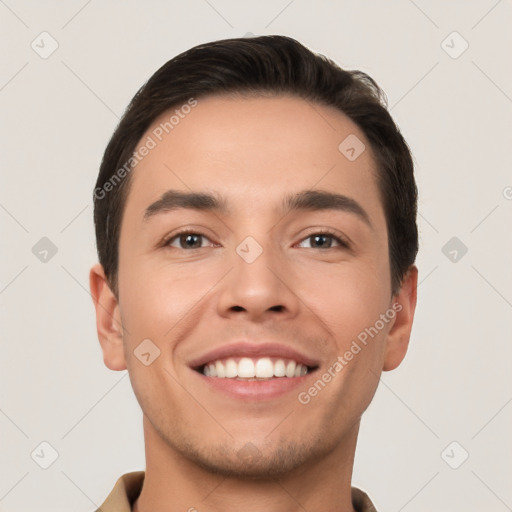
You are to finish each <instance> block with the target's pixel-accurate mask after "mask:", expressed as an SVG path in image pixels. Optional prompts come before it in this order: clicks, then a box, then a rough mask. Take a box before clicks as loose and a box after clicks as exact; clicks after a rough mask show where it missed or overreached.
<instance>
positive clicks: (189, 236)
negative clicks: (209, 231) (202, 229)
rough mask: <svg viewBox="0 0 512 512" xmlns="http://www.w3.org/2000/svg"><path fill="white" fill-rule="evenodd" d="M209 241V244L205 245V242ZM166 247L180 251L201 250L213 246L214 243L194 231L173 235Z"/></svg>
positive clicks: (166, 242)
mask: <svg viewBox="0 0 512 512" xmlns="http://www.w3.org/2000/svg"><path fill="white" fill-rule="evenodd" d="M205 240H208V242H210V243H209V244H206V245H203V242H204V241H205ZM164 245H165V246H169V247H176V248H178V249H185V250H187V249H201V248H202V247H208V246H210V247H211V246H212V245H213V243H212V242H211V240H210V239H209V238H207V237H206V236H205V235H203V234H201V233H196V232H193V231H181V232H180V233H177V234H175V235H173V236H172V237H171V238H169V239H168V240H166V241H165V242H164Z"/></svg>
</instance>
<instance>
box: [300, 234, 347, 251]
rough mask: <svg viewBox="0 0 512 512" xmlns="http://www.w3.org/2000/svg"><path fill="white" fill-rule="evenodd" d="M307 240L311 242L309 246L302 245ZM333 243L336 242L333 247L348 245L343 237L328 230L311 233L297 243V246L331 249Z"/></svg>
mask: <svg viewBox="0 0 512 512" xmlns="http://www.w3.org/2000/svg"><path fill="white" fill-rule="evenodd" d="M308 240H309V241H310V242H311V243H310V246H309V247H308V246H307V245H304V244H305V243H306V241H308ZM333 243H334V244H336V245H335V246H334V247H336V246H338V247H340V246H341V247H345V248H347V249H348V248H349V247H350V246H349V243H348V242H347V241H346V240H345V239H343V238H342V237H341V236H339V235H336V234H335V233H331V232H329V231H323V232H319V233H311V234H310V235H308V236H307V237H306V238H304V239H303V240H302V241H301V242H300V243H299V247H305V248H307V249H309V248H311V249H332V248H333Z"/></svg>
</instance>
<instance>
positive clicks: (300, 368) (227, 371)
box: [203, 357, 308, 379]
mask: <svg viewBox="0 0 512 512" xmlns="http://www.w3.org/2000/svg"><path fill="white" fill-rule="evenodd" d="M307 372H308V368H307V366H306V365H303V364H301V363H296V362H295V361H291V360H286V361H285V360H283V359H275V360H273V359H271V358H270V357H262V358H259V359H250V358H249V357H242V358H241V359H240V360H238V362H237V360H235V359H232V358H230V359H226V360H222V361H221V360H217V361H213V362H211V363H209V364H206V365H205V366H204V368H203V373H204V375H206V376H207V377H221V378H223V377H225V378H228V379H234V378H237V377H238V378H242V379H252V378H261V379H269V378H271V377H301V376H303V375H306V373H307Z"/></svg>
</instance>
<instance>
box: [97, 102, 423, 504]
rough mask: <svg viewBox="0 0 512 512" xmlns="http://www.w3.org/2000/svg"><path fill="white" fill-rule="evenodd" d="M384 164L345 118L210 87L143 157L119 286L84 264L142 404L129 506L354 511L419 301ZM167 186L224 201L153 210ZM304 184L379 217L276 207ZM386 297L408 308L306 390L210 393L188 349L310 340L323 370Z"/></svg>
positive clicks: (126, 219)
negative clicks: (149, 351)
mask: <svg viewBox="0 0 512 512" xmlns="http://www.w3.org/2000/svg"><path fill="white" fill-rule="evenodd" d="M168 117H169V114H168V113H166V114H164V115H162V116H161V117H160V118H159V119H157V120H156V121H155V123H154V124H153V125H152V127H151V128H150V129H149V130H148V132H147V133H148V134H150V133H151V131H152V130H153V129H154V128H155V127H156V126H158V125H159V124H160V122H162V121H163V120H165V119H168ZM350 134H355V135H356V136H357V137H358V138H359V139H360V140H361V141H363V142H364V143H365V145H366V150H365V151H364V152H363V153H362V154H361V155H360V156H359V157H358V158H357V159H356V160H355V161H353V162H351V161H349V160H348V159H347V158H346V157H345V156H344V155H343V154H342V153H341V152H340V151H339V150H338V145H339V144H340V142H341V141H343V140H344V139H345V138H346V137H347V136H348V135H350ZM144 139H145V137H143V139H141V140H144ZM375 173H376V168H375V162H374V158H373V156H372V152H371V148H370V144H369V143H368V142H367V141H366V139H365V137H364V135H363V133H362V132H361V131H360V130H359V129H358V127H357V126H356V125H355V124H354V123H353V122H352V121H350V119H348V118H347V117H346V116H344V115H343V114H342V113H340V112H339V111H337V110H335V109H333V108H331V107H326V106H322V105H316V104H315V105H313V104H311V103H308V102H306V101H304V100H302V99H299V98H294V97H289V96H281V97H273V98H262V97H243V98H234V97H219V96H216V97H209V98H204V99H202V98H201V99H199V100H198V105H197V106H196V107H195V108H194V109H193V110H192V112H191V113H190V114H189V115H188V116H186V117H185V118H184V119H183V120H181V121H180V123H179V125H177V126H176V127H175V128H174V129H173V130H172V132H170V133H169V135H168V136H166V137H165V138H164V140H163V141H162V142H160V143H159V144H158V145H157V147H155V148H154V149H152V150H151V151H150V152H149V154H148V155H147V156H146V157H145V158H144V159H143V160H142V161H141V162H140V163H139V164H138V165H137V167H136V169H135V170H134V172H133V174H132V176H131V178H132V180H133V181H132V183H131V188H130V192H129V194H128V198H127V203H126V206H125V211H124V216H123V220H122V226H121V235H120V243H119V273H118V277H119V295H118V297H117V298H116V296H115V295H114V294H113V293H112V291H111V290H110V288H109V287H108V284H107V281H106V279H105V275H104V272H103V269H102V267H101V265H99V264H97V265H95V266H94V267H93V268H92V269H91V272H90V286H91V292H92V296H93V299H94V303H95V306H96V317H97V330H98V337H99V340H100V343H101V347H102V350H103V356H104V362H105V364H106V366H107V367H108V368H110V369H112V370H124V369H128V372H129V375H130V379H131V382H132V386H133V389H134V392H135V395H136V397H137V399H138V401H139V403H140V405H141V408H142V411H143V425H144V436H145V447H146V477H145V482H144V487H143V490H142V492H141V495H140V497H139V499H138V500H137V501H136V503H135V507H134V510H135V511H136V512H149V511H151V510H164V509H166V510H168V509H169V506H172V507H173V508H172V509H173V510H189V509H190V508H191V507H195V508H196V509H197V510H198V511H199V512H202V511H223V512H226V511H227V512H230V511H239V510H242V509H243V510H245V511H247V512H251V511H257V510H258V511H260V510H262V505H263V506H264V509H265V510H268V511H270V512H273V511H276V512H277V511H279V512H285V511H286V512H288V511H290V512H291V511H296V510H303V509H306V510H309V511H314V510H347V511H348V510H353V508H352V503H351V497H350V483H351V476H352V467H353V461H354V453H355V447H356V440H357V434H358V429H359V423H360V419H361V415H362V413H363V412H364V410H365V409H366V408H367V407H368V405H369V403H370V401H371V399H372V398H373V396H374V393H375V391H376V387H377V384H378V377H379V376H380V374H381V372H382V371H383V370H392V369H394V368H396V367H397V366H398V365H399V364H400V362H401V361H402V359H403V357H404V356H405V353H406V351H407V346H408V343H409V337H410V332H411V327H412V322H413V316H414V310H415V306H416V287H417V269H416V267H415V266H412V267H411V268H410V269H409V271H408V272H407V274H406V276H405V278H404V280H403V283H402V287H401V289H400V291H399V293H398V294H397V295H395V296H392V295H391V277H390V266H389V257H388V242H387V238H388V235H387V229H386V221H385V216H384V210H383V206H382V202H381V198H380V195H379V190H378V187H377V183H376V179H375ZM168 189H175V190H179V191H183V192H191V191H195V192H215V193H218V194H220V195H222V196H224V197H225V198H226V201H227V204H228V207H229V211H228V212H224V213H222V212H209V211H195V210H188V209H178V210H173V211H168V212H165V213H162V214H158V215H155V216H152V217H151V218H150V219H149V220H147V221H144V220H143V216H144V211H145V209H146V208H147V207H148V206H149V205H150V204H152V203H154V202H155V201H157V200H158V199H160V197H161V196H162V194H163V193H164V192H165V191H167V190H168ZM311 189H315V190H323V191H330V192H337V193H340V194H344V195H346V196H349V197H350V198H352V199H354V200H355V201H357V202H358V203H359V204H360V205H361V206H362V208H364V210H365V211H366V212H367V214H368V217H369V220H370V223H371V226H370V225H368V224H367V223H365V222H364V221H363V220H362V219H361V218H360V217H359V216H357V215H355V214H353V213H350V212H346V211H333V210H326V211H323V210H320V211H291V212H289V213H287V214H284V213H283V211H282V210H280V205H281V199H282V197H283V195H284V194H289V193H293V192H300V191H304V190H311ZM182 228H191V229H192V230H193V231H194V232H196V233H199V234H204V235H205V237H206V238H202V239H201V238H199V245H202V246H201V247H200V248H197V249H193V250H192V249H187V248H186V245H185V248H184V244H182V245H180V243H179V237H178V238H177V239H176V238H175V239H174V241H173V242H172V246H164V245H163V244H162V243H161V241H162V239H164V238H165V237H168V238H169V236H172V235H173V234H175V233H177V232H178V231H179V230H180V229H182ZM325 229H329V230H334V231H336V232H337V233H339V234H340V235H341V236H344V237H345V238H348V239H349V240H350V243H351V246H350V248H349V249H347V248H345V247H343V246H341V245H339V244H337V243H336V241H335V240H334V239H333V240H332V242H331V243H332V245H331V247H318V245H315V239H314V238H311V235H312V234H314V233H322V232H325ZM247 236H251V237H253V238H254V239H255V240H256V241H257V242H258V243H259V245H260V246H261V247H262V249H263V252H262V254H261V255H260V256H259V257H258V258H257V259H256V260H255V261H254V262H253V263H250V264H248V263H247V262H246V261H244V259H242V258H241V257H240V256H239V255H238V253H237V252H236V248H237V246H238V245H239V244H240V242H241V241H242V240H244V239H245V238H246V237H247ZM328 242H329V240H328ZM327 245H329V243H328V244H327ZM393 303H398V304H400V306H401V310H400V311H399V312H398V313H397V315H396V316H395V317H394V319H393V320H391V321H390V322H389V323H387V324H386V325H385V327H384V328H383V329H382V330H380V331H379V333H378V335H377V336H375V337H374V338H373V339H371V341H370V342H369V343H368V344H367V346H365V347H364V348H363V349H362V350H361V351H360V352H359V353H358V354H357V355H355V356H354V358H353V359H352V360H351V361H350V362H349V363H348V364H347V365H346V366H345V367H344V368H343V370H342V371H341V372H339V373H338V374H337V375H336V377H335V378H333V379H332V381H331V382H330V383H329V384H328V385H327V386H325V388H324V389H323V390H322V391H321V392H319V393H318V395H317V396H316V397H314V398H312V399H311V401H310V402H309V403H308V404H307V405H303V404H301V403H299V401H298V400H297V393H298V392H299V391H304V390H306V391H307V388H308V387H309V386H310V385H311V384H312V383H313V382H314V381H315V380H316V378H317V377H315V378H312V379H311V380H309V381H308V383H309V384H308V386H306V387H305V388H301V389H298V390H295V391H293V392H290V393H286V394H284V395H281V396H279V397H277V398H275V399H272V400H267V401H263V402H246V401H242V400H238V399H234V398H231V397H228V396H226V395H225V394H223V393H219V392H213V391H212V390H211V389H210V388H209V387H208V386H206V385H205V384H204V383H203V382H202V380H201V378H198V376H197V375H196V374H194V373H193V370H191V369H190V368H189V366H188V364H187V363H188V362H189V361H190V360H191V359H193V358H195V357H197V356H200V355H202V354H204V353H206V352H207V351H209V350H210V349H211V348H215V347H219V346H221V345H224V344H226V343H229V342H231V341H234V340H236V339H239V338H240V337H247V338H249V339H251V340H252V341H254V342H262V341H272V342H278V343H282V344H285V345H287V346H290V347H293V348H296V349H297V350H300V351H302V352H303V353H305V354H309V355H312V356H314V357H315V358H316V359H317V360H318V361H319V369H318V370H317V371H316V374H317V375H321V374H322V373H324V372H325V371H326V370H327V368H329V367H331V366H332V365H333V363H334V362H335V361H336V360H337V357H338V356H339V355H342V354H344V353H345V352H346V351H347V350H348V349H349V347H350V345H351V343H352V341H353V340H354V339H356V338H357V336H358V334H359V333H360V332H362V331H363V330H364V329H365V328H367V327H369V326H373V325H374V324H375V322H376V320H377V319H379V315H380V314H382V313H384V312H386V311H387V310H388V309H390V308H391V307H392V305H393ZM276 306H280V307H276ZM147 338H149V339H150V340H152V342H153V343H154V344H155V345H156V346H158V348H159V350H160V356H159V357H158V358H157V359H155V361H154V362H153V363H152V364H151V365H149V366H145V365H143V364H141V362H140V361H139V360H138V359H137V358H136V357H135V356H134V350H135V349H136V347H137V346H138V345H139V344H140V343H141V341H142V340H144V339H147ZM248 443H251V445H248ZM247 446H250V448H251V450H253V452H254V453H256V456H254V457H253V458H252V459H250V460H247V459H245V460H244V459H243V458H242V457H241V456H240V454H244V453H246V452H247V450H248V448H247ZM244 447H245V448H244ZM241 450H242V451H241ZM244 450H245V451H244ZM165 507H167V508H165ZM302 507H303V508H302Z"/></svg>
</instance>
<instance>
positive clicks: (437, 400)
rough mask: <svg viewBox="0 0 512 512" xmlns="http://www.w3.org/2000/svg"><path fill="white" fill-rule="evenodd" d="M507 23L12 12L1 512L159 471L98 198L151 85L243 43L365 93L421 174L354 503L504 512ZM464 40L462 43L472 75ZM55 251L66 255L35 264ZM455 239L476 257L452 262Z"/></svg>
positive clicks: (510, 279) (309, 14)
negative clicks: (108, 327) (316, 63)
mask: <svg viewBox="0 0 512 512" xmlns="http://www.w3.org/2000/svg"><path fill="white" fill-rule="evenodd" d="M511 14H512V4H511V1H510V0H502V1H496V0H479V1H467V0H466V1H462V0H459V1H451V2H444V1H441V0H438V1H426V0H424V1H421V0H415V2H413V1H409V0H397V1H389V2H383V1H377V0H375V1H339V2H335V1H331V2H329V1H326V0H323V1H314V2H313V1H306V0H294V1H290V0H279V1H270V0H265V1H258V2H256V1H254V2H253V1H246V2H236V1H234V0H208V1H207V0H193V1H189V2H184V1H167V2H164V1H156V0H153V1H145V2H142V1H140V2H135V1H133V0H132V1H122V2H121V1H117V2H114V1H100V0H92V1H84V0H73V1H68V2H56V1H41V2H28V1H24V2H22V1H15V0H0V34H2V35H1V38H2V45H1V46H0V53H1V59H2V60H1V61H2V65H1V67H0V91H1V92H0V108H1V119H2V123H1V132H0V144H1V148H0V149H1V151H0V154H1V169H2V174H1V184H0V223H1V247H2V262H1V265H0V314H1V317H0V325H1V330H2V333H1V357H0V365H1V366H0V443H1V444H0V449H1V456H0V510H1V511H4V512H5V511H8V512H26V511H28V510H38V511H40V512H44V511H50V510H51V511H53V512H57V511H64V510H66V511H67V510H75V511H90V510H93V509H94V508H95V507H96V506H97V505H99V504H100V503H101V502H102V501H103V499H104V498H105V496H106V495H107V494H108V492H109V491H110V489H111V488H112V486H113V484H114V482H115V480H116V479H117V477H118V476H120V475H121V474H122V473H124V472H127V471H131V470H136V469H143V468H144V453H143V439H142V427H141V413H140V410H139V408H138V405H137V403H136V401H135V399H134V396H133V394H132V391H131V387H130V382H129V378H128V376H127V374H126V372H122V373H115V372H111V371H110V370H108V369H106V368H105V367H104V366H103V362H102V356H101V352H100V348H99V344H98V341H97V338H96V331H95V319H94V314H93V307H92V302H91V298H90V296H89V293H88V270H89V267H90V266H91V265H92V264H93V263H94V262H95V261H96V254H95V242H94V233H93V227H92V203H91V199H92V190H93V186H94V182H95V179H96V175H97V171H98V166H99V163H100V159H101V156H102V153H103V151H104V149H105V146H106V144H107V142H108V140H109V137H110V136H111V134H112V132H113V130H114V128H115V126H116V124H117V122H118V118H119V117H120V116H121V114H122V112H123V110H124V108H125V107H126V105H127V103H128V102H129V100H130V99H131V98H132V96H133V95H134V93H135V92H136V90H137V89H138V88H139V87H140V86H141V85H142V83H143V82H144V81H145V80H147V79H148V78H149V76H150V75H151V74H152V73H153V72H154V71H155V70H156V69H157V68H158V67H160V66H161V65H162V64H163V63H164V62H166V61H167V60H168V59H170V58H171V57H173V56H175V55H176V54H178V53H180V52H182V51H184V50H185V49H188V48H189V47H192V46H194V45H196V44H199V43H203V42H206V41H210V40H215V39H222V38H227V37H239V36H244V35H246V34H247V33H248V32H252V33H254V34H258V35H260V34H284V35H289V36H292V37H295V38H297V39H298V40H300V41H301V42H302V43H304V44H306V45H307V46H309V47H310V48H311V49H313V50H315V51H318V52H320V53H324V54H326V55H328V56H330V57H332V58H333V59H335V60H336V61H337V62H338V63H339V64H340V65H342V66H343V67H346V68H348V69H354V68H357V69H362V70H364V71H366V72H368V73H369V74H370V75H371V76H373V77H374V78H375V79H376V80H377V82H378V83H379V84H380V85H381V86H382V87H383V88H384V90H385V91H386V93H387V95H388V98H389V104H390V107H391V112H392V115H393V116H394V118H395V119H396V121H397V122H398V124H399V126H400V127H401V129H402V131H403V133H404V136H405V137H406V139H407V140H408V142H409V144H410V146H411V148H412V151H413V153H414V156H415V160H416V172H417V180H418V185H419V188H420V194H421V199H420V217H419V225H420V232H421V249H420V254H419V257H418V266H419V269H420V281H421V284H420V287H419V300H418V309H417V313H416V320H415V326H414V329H413V335H412V342H411V346H410V349H409V353H408V355H407V358H406V360H405V361H404V363H403V364H402V366H401V367H400V368H399V369H398V370H396V371H394V372H391V373H386V374H384V375H383V378H382V382H381V384H380V387H379V390H378V392H377V395H376V397H375V400H374V402H373V403H372V405H371V406H370V408H369V410H368V411H367V413H366V415H365V417H364V418H363V423H362V427H361V434H360V440H359V445H358V450H357V455H356V463H355V468H354V479H353V483H354V484H355V485H357V486H360V487H361V488H363V489H365V490H367V491H368V492H369V494H370V496H371V497H372V499H373V501H374V502H375V504H376V506H377V509H378V510H379V511H384V512H386V511H396V512H398V511H402V510H404V511H406V512H409V511H432V510H436V511H462V510H464V511H466V512H471V511H477V510H478V511H479V510H486V511H496V512H500V511H505V510H511V509H512V508H511V507H512V486H511V485H510V483H511V481H512V467H511V461H512V440H511V436H510V426H511V423H512V404H511V401H512V386H511V373H512V372H511V370H512V363H511V361H512V336H511V334H512V325H511V324H512V322H511V318H512V315H511V313H512V309H511V308H512V271H511V257H510V255H511V252H512V251H511V250H512V236H511V229H510V227H511V220H512V200H511V198H512V188H510V187H512V173H511V169H512V167H511V160H512V157H511V151H510V149H511V142H512V139H511V135H512V124H511V120H512V99H511V97H512V71H511V66H510V62H511V61H510V51H511V48H512V31H511V30H510V26H511V21H512V19H511ZM43 31H47V32H49V33H50V34H51V36H52V37H53V38H54V39H55V40H56V41H57V42H58V45H59V47H58V49H57V50H56V51H55V52H54V53H53V54H52V55H51V56H49V57H48V58H47V59H43V58H41V57H40V56H39V54H38V53H36V52H35V51H34V50H33V49H32V48H31V43H32V41H34V40H35V42H36V44H39V46H40V47H41V46H43V45H44V47H45V48H46V49H48V48H49V40H45V41H46V42H43V43H41V38H40V37H39V34H40V33H41V32H43ZM454 31H456V32H458V33H459V34H460V36H461V37H462V38H463V40H465V41H467V43H469V47H468V49H467V50H466V51H465V52H464V53H462V54H461V55H460V56H458V57H457V58H453V55H456V54H458V53H459V52H460V50H461V49H462V48H463V44H464V42H463V40H462V39H461V38H460V37H459V36H457V35H451V36H450V34H452V32H454ZM448 36H450V37H448ZM447 37H448V39H446V38H447ZM445 40H446V41H445ZM38 41H39V42H38ZM443 41H445V43H442V42H443ZM449 53H451V54H452V56H450V55H449ZM507 187H508V188H507ZM45 236H46V237H48V238H49V239H50V240H51V241H52V242H53V243H54V244H55V245H56V247H57V249H58V252H57V254H56V255H55V256H53V257H52V258H48V261H47V262H42V261H40V259H38V258H37V257H36V255H34V254H33V252H32V247H33V246H34V245H35V244H36V243H37V242H38V241H39V240H40V239H41V238H42V237H45ZM452 237H457V238H458V239H459V240H460V242H462V243H463V244H464V245H465V246H467V248H468V252H467V254H465V255H464V256H462V257H461V254H462V253H461V252H460V250H458V249H456V250H458V253H457V258H458V261H455V262H454V261H451V259H453V257H454V255H455V254H454V253H452V254H451V255H450V253H449V251H450V250H453V248H451V247H448V249H446V250H445V252H446V253H447V254H448V256H449V257H447V256H446V255H445V254H444V253H443V250H442V248H443V247H444V246H445V244H446V243H447V242H448V241H449V240H450V239H451V238H452ZM457 243H459V242H457ZM42 441H47V442H48V443H50V444H51V445H52V446H53V447H54V448H55V450H57V451H58V453H59V457H58V459H57V460H56V461H55V462H54V463H53V464H52V465H51V466H50V467H49V468H48V469H46V470H44V469H42V468H41V467H39V465H38V464H37V463H36V462H35V461H34V460H33V459H32V458H31V453H32V451H33V450H34V449H35V448H36V447H38V446H39V444H40V443H41V442H42ZM452 441H456V442H457V443H459V444H458V445H456V446H455V447H453V446H452V447H450V448H449V449H448V450H447V451H445V452H444V454H445V455H444V458H443V457H442V456H441V453H442V452H443V451H444V450H445V448H446V447H447V446H448V445H449V444H450V443H452ZM463 450H464V451H467V452H468V453H469V458H468V459H467V460H466V461H465V462H464V463H463V464H462V465H461V466H460V467H459V468H458V469H452V468H451V467H450V466H449V465H448V463H447V461H448V462H450V464H452V465H457V464H458V463H460V461H461V460H462V457H463V455H464V451H463ZM37 453H39V454H40V459H39V461H41V460H42V459H44V457H48V456H49V455H48V454H49V451H48V449H46V451H45V449H43V452H41V451H40V450H39V452H37ZM42 453H44V456H43V455H42ZM35 459H37V457H35Z"/></svg>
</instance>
